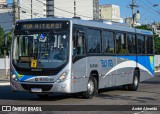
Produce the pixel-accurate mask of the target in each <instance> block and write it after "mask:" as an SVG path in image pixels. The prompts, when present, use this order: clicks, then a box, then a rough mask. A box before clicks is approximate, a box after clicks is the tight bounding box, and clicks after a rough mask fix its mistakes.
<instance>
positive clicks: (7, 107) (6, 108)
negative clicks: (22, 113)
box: [2, 106, 11, 111]
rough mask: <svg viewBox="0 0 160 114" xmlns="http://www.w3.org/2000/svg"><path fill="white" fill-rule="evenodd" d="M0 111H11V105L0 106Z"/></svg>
mask: <svg viewBox="0 0 160 114" xmlns="http://www.w3.org/2000/svg"><path fill="white" fill-rule="evenodd" d="M2 111H11V106H2Z"/></svg>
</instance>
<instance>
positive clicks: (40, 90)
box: [31, 88, 42, 92]
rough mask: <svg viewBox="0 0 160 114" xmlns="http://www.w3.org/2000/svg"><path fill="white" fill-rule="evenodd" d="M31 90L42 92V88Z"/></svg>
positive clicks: (32, 90) (32, 89)
mask: <svg viewBox="0 0 160 114" xmlns="http://www.w3.org/2000/svg"><path fill="white" fill-rule="evenodd" d="M31 92H42V88H31Z"/></svg>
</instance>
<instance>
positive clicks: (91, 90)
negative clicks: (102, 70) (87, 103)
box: [82, 77, 97, 99]
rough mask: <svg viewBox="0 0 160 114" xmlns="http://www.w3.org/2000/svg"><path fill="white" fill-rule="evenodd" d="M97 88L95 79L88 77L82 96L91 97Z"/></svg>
mask: <svg viewBox="0 0 160 114" xmlns="http://www.w3.org/2000/svg"><path fill="white" fill-rule="evenodd" d="M96 89H97V81H96V79H95V78H93V77H90V78H89V80H88V84H87V91H85V92H83V93H82V97H83V98H85V99H91V98H92V97H93V95H94V93H95V91H96Z"/></svg>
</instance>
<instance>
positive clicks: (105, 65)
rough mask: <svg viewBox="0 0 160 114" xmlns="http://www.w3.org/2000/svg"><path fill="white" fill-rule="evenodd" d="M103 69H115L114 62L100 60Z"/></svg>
mask: <svg viewBox="0 0 160 114" xmlns="http://www.w3.org/2000/svg"><path fill="white" fill-rule="evenodd" d="M100 61H101V64H102V67H113V61H112V60H100Z"/></svg>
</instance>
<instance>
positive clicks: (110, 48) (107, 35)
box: [103, 31, 115, 53]
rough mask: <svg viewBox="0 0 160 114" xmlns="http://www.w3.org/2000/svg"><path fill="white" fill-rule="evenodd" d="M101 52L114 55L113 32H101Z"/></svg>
mask: <svg viewBox="0 0 160 114" xmlns="http://www.w3.org/2000/svg"><path fill="white" fill-rule="evenodd" d="M103 50H104V53H115V42H114V34H113V32H108V31H104V32H103Z"/></svg>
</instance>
